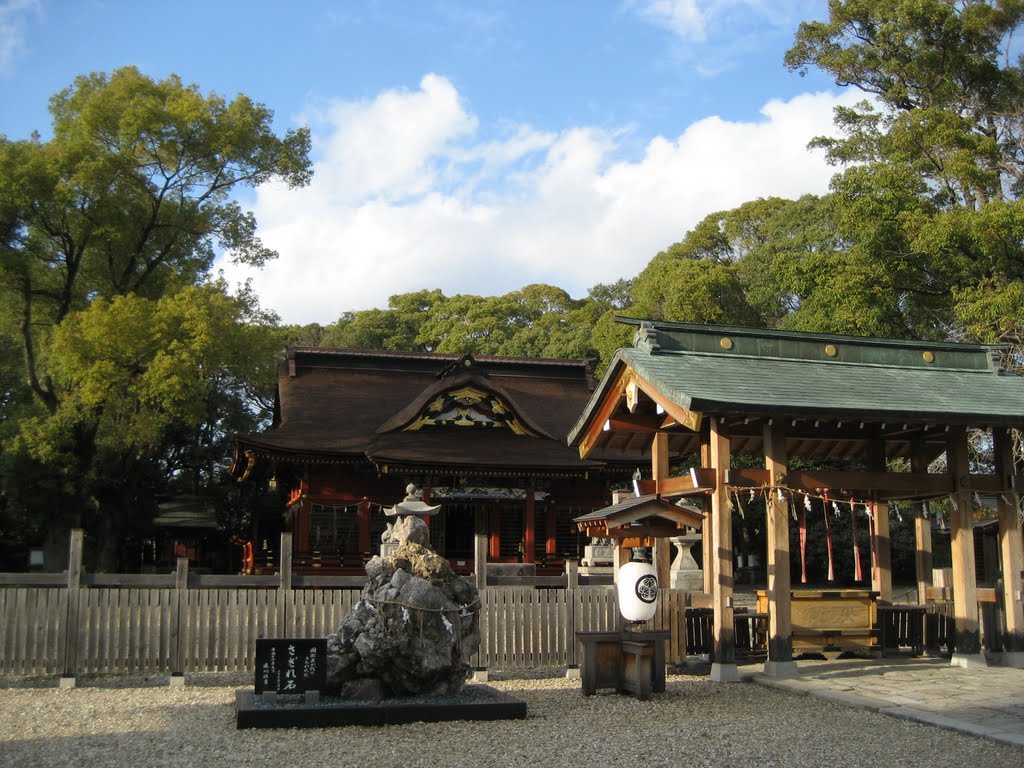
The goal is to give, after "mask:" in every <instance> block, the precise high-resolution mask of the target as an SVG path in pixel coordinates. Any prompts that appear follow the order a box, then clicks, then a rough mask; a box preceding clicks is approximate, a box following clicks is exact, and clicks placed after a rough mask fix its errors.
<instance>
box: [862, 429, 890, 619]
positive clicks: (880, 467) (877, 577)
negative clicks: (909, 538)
mask: <svg viewBox="0 0 1024 768" xmlns="http://www.w3.org/2000/svg"><path fill="white" fill-rule="evenodd" d="M867 463H868V467H869V468H870V469H871V470H872V471H874V472H876V473H879V474H883V475H886V476H888V475H890V474H892V473H890V472H887V471H886V467H887V462H886V457H885V442H884V441H883V440H881V439H875V440H872V441H871V442H870V443H869V445H868V449H867ZM872 508H873V514H872V516H871V519H870V521H869V523H870V525H869V532H870V542H871V555H872V557H871V591H872V592H877V593H878V602H880V603H882V604H891V603H892V540H891V534H890V527H889V504H888V502H886V501H884V500H882V499H880V498H879V497H878V495H877V494H872Z"/></svg>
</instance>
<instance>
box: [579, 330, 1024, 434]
mask: <svg viewBox="0 0 1024 768" xmlns="http://www.w3.org/2000/svg"><path fill="white" fill-rule="evenodd" d="M617 319H618V320H620V321H622V322H628V323H631V324H633V325H636V326H637V327H638V330H637V334H636V338H635V340H634V346H633V347H631V348H626V349H620V350H619V351H618V352H617V353H616V354H615V357H614V358H613V360H612V363H611V365H609V367H608V371H607V373H606V374H605V377H604V379H603V380H602V382H601V384H600V385H599V386H598V388H597V390H596V391H595V393H594V396H593V397H592V398H591V400H590V402H589V403H588V405H587V407H586V409H585V410H584V412H583V415H582V416H581V418H580V419H579V421H578V422H577V423H576V426H575V427H574V428H573V430H572V431H571V432H570V433H569V441H570V444H572V443H573V442H574V441H575V439H576V437H577V436H578V435H579V433H580V432H581V430H582V429H583V428H584V427H585V425H586V424H587V423H588V421H589V419H590V416H591V413H592V411H593V410H594V408H595V407H596V406H597V404H598V403H599V402H600V401H601V399H602V398H603V395H604V393H605V392H606V390H607V388H608V386H609V385H610V383H611V382H612V381H614V378H615V377H616V376H618V374H619V373H620V372H621V370H622V368H623V366H626V367H629V368H631V369H632V370H634V371H635V372H636V373H637V374H638V375H639V376H640V377H642V378H643V379H645V380H646V381H648V382H650V383H651V384H652V385H653V386H654V387H656V388H657V390H658V391H659V392H661V393H662V394H663V395H664V396H665V397H667V398H669V399H670V400H671V401H672V402H674V403H676V404H678V405H680V406H682V407H683V408H686V409H687V410H690V411H697V412H701V413H708V414H750V415H792V416H802V417H806V416H814V417H819V418H832V419H837V418H839V419H844V418H850V419H854V418H860V419H863V420H871V421H884V420H887V419H888V420H890V421H926V422H934V423H938V424H968V425H976V426H988V425H1002V426H1017V425H1022V424H1024V378H1021V377H1020V376H1016V375H1013V374H1010V373H1007V372H1006V371H1004V370H1002V369H1001V368H1000V366H999V352H1000V350H1001V349H1002V347H1000V346H995V345H979V344H952V343H933V342H922V341H900V340H894V339H877V338H862V337H853V336H834V335H823V334H809V333H797V332H784V331H770V330H764V329H753V328H738V327H730V326H712V325H689V324H683V323H665V322H654V321H640V320H633V319H630V318H617Z"/></svg>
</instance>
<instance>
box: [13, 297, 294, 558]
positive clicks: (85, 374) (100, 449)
mask: <svg viewBox="0 0 1024 768" xmlns="http://www.w3.org/2000/svg"><path fill="white" fill-rule="evenodd" d="M282 342H283V336H282V333H281V332H280V331H279V330H277V329H276V327H275V326H274V325H273V324H272V318H268V317H266V316H263V315H261V314H259V313H258V312H255V311H254V308H253V306H252V304H251V301H250V300H249V298H248V297H245V296H241V297H238V296H235V297H232V296H228V295H227V294H226V293H225V291H224V287H223V286H222V285H219V284H210V285H205V286H189V287H186V288H185V289H183V290H182V291H179V292H177V293H173V294H165V295H164V296H162V297H160V298H159V299H147V298H143V297H141V296H138V295H136V294H130V295H127V296H117V297H115V298H113V299H110V300H107V299H97V300H95V301H94V302H92V303H91V304H90V305H89V307H88V308H86V309H83V310H80V311H78V312H74V313H72V314H71V315H69V316H68V317H67V318H65V320H64V321H63V322H62V323H61V324H60V325H59V326H58V327H57V328H56V329H55V330H54V331H53V334H52V337H51V341H50V344H49V345H48V349H47V353H48V372H49V377H50V385H51V386H52V387H53V390H54V393H55V394H56V396H57V401H58V403H59V405H58V407H57V409H56V411H54V412H53V413H50V412H48V411H45V410H40V412H39V413H38V415H36V416H34V417H29V418H23V419H22V420H21V421H20V425H19V426H20V429H19V433H18V436H17V438H16V440H15V441H14V444H13V448H14V450H15V451H16V452H18V453H22V454H25V455H27V456H28V457H30V458H31V459H32V460H34V461H35V462H37V463H38V465H39V466H41V467H46V468H49V469H51V470H57V475H58V476H70V477H73V478H75V479H76V480H77V481H78V482H83V481H84V483H85V486H86V487H87V489H88V491H89V497H88V504H87V507H86V513H87V519H89V518H91V519H90V522H91V525H90V528H91V532H92V533H93V534H94V535H95V536H96V537H97V539H98V541H99V542H100V544H101V550H100V552H99V559H98V564H99V566H100V567H102V568H105V569H108V570H112V569H116V568H117V567H118V565H119V562H118V555H119V552H120V544H121V542H122V541H123V539H124V538H125V536H126V535H128V534H129V533H132V532H139V531H141V530H144V526H145V524H146V523H147V522H148V517H149V515H151V514H152V512H153V511H154V510H155V504H156V500H157V495H158V493H159V492H160V491H161V490H162V488H163V487H164V486H165V485H166V484H167V482H168V481H169V480H172V479H173V478H175V477H180V476H181V475H186V474H187V475H190V477H189V478H188V481H189V482H194V483H196V484H198V478H197V476H198V475H200V474H205V475H206V482H207V483H208V482H209V481H210V479H211V477H210V476H211V475H213V473H214V471H215V470H214V465H215V464H216V463H217V461H219V460H220V459H222V457H223V450H224V444H225V442H226V441H228V440H230V437H231V435H232V434H233V433H234V431H236V430H239V429H241V428H243V427H244V426H252V422H253V420H254V417H255V416H256V415H257V412H258V409H257V408H256V407H255V405H256V404H257V403H259V399H258V397H257V396H256V395H257V394H259V393H256V392H254V389H255V388H258V387H262V388H263V389H264V390H266V389H269V388H270V387H272V386H273V382H274V380H275V362H276V359H277V357H278V352H279V350H280V348H281V344H282ZM247 405H248V406H249V407H248V412H247V413H246V412H245V411H246V410H247V409H246V406H247ZM246 417H247V418H246ZM82 435H88V436H89V439H88V440H87V441H85V440H83V439H82ZM83 445H88V446H89V448H90V453H89V454H87V455H86V454H83V453H81V450H82V446H83ZM189 490H192V489H189Z"/></svg>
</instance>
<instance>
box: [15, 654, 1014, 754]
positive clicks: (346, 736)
mask: <svg viewBox="0 0 1024 768" xmlns="http://www.w3.org/2000/svg"><path fill="white" fill-rule="evenodd" d="M188 683H189V684H188V685H187V686H185V687H179V688H170V687H168V686H167V678H166V677H163V676H159V677H156V676H154V677H152V678H144V677H118V678H91V679H89V678H81V679H79V681H78V687H77V688H73V689H60V688H58V687H57V682H56V680H54V679H52V678H51V679H48V680H43V679H25V678H0V689H2V690H0V766H3V768H7V766H10V767H11V768H32V767H34V766H46V767H47V768H61V767H62V766H74V767H75V768H106V767H107V766H110V767H113V766H117V767H118V768H120V767H121V766H131V767H132V768H145V767H146V766H160V768H182V767H184V766H188V767H189V768H219V767H220V766H261V768H265V767H266V766H273V767H274V768H290V767H291V766H302V767H303V768H314V767H315V766H330V768H347V767H348V766H353V767H354V766H359V767H360V768H363V767H365V766H383V767H385V768H415V767H417V766H430V768H438V767H440V766H488V767H489V768H494V767H496V766H516V767H517V768H521V767H523V766H559V767H560V768H562V767H566V766H586V767H587V768H593V767H594V766H603V765H622V764H626V765H637V766H686V767H687V768H690V767H691V766H692V767H694V768H696V767H697V766H729V767H730V768H736V767H737V766H758V768H764V767H765V766H850V767H851V768H853V767H856V766H870V768H880V767H881V766H890V765H897V764H899V765H901V766H928V767H929V768H942V767H943V766H957V767H958V768H959V767H960V766H965V765H969V766H971V767H972V768H985V766H998V767H999V768H1006V766H1009V765H1020V764H1021V750H1020V749H1018V748H1014V747H1011V746H1007V745H1000V744H996V743H993V742H988V741H985V740H982V739H976V738H973V737H970V736H966V735H962V734H958V733H953V732H950V731H945V730H941V729H938V728H933V727H931V726H926V725H921V724H918V723H913V722H909V721H904V720H898V719H895V718H891V717H886V716H885V715H880V714H877V713H873V712H868V711H865V710H858V709H851V708H847V707H843V706H840V705H838V704H832V703H829V702H823V701H820V700H816V699H813V698H811V697H808V696H792V695H789V694H786V693H784V692H781V691H776V690H773V689H770V688H764V687H762V686H759V685H755V684H751V683H735V684H730V685H722V684H715V683H711V682H709V681H708V680H707V678H706V677H704V676H702V675H687V674H682V675H671V676H670V677H669V678H668V690H667V691H666V692H665V693H663V694H658V695H655V696H654V697H653V698H652V699H651V700H650V701H646V702H641V701H638V700H636V699H635V698H632V697H627V696H618V695H616V694H614V693H612V692H610V691H609V692H601V693H599V694H598V695H596V696H591V697H584V696H582V695H581V693H580V682H579V681H578V680H567V679H565V677H564V676H563V675H562V674H560V673H559V672H555V671H549V670H538V671H535V672H533V673H523V672H518V673H508V674H497V673H494V672H492V674H491V682H490V685H492V686H493V687H494V688H497V689H499V690H501V691H505V692H508V693H510V694H511V695H513V696H516V697H518V698H521V699H524V700H525V701H526V703H527V707H528V712H529V714H528V717H527V719H526V720H511V721H499V722H488V723H466V722H451V723H412V724H409V725H399V726H390V727H385V728H368V727H358V726H352V727H345V728H333V729H294V730H259V729H247V730H241V731H239V730H237V729H236V728H235V713H234V695H235V690H236V688H239V687H250V686H251V685H252V679H251V676H249V675H194V676H191V675H190V676H189V677H188Z"/></svg>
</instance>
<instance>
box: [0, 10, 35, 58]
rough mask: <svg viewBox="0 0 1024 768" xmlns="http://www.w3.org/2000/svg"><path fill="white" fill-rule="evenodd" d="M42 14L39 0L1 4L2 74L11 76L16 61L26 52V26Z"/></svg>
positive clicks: (0, 55)
mask: <svg viewBox="0 0 1024 768" xmlns="http://www.w3.org/2000/svg"><path fill="white" fill-rule="evenodd" d="M41 13H42V6H41V5H40V3H39V0H3V1H2V2H0V74H9V73H10V71H11V68H12V66H13V64H14V60H15V59H16V58H17V57H18V56H19V55H20V54H21V53H22V52H23V51H24V50H25V25H26V24H27V23H28V21H29V17H30V16H32V15H35V16H38V15H40V14H41Z"/></svg>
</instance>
